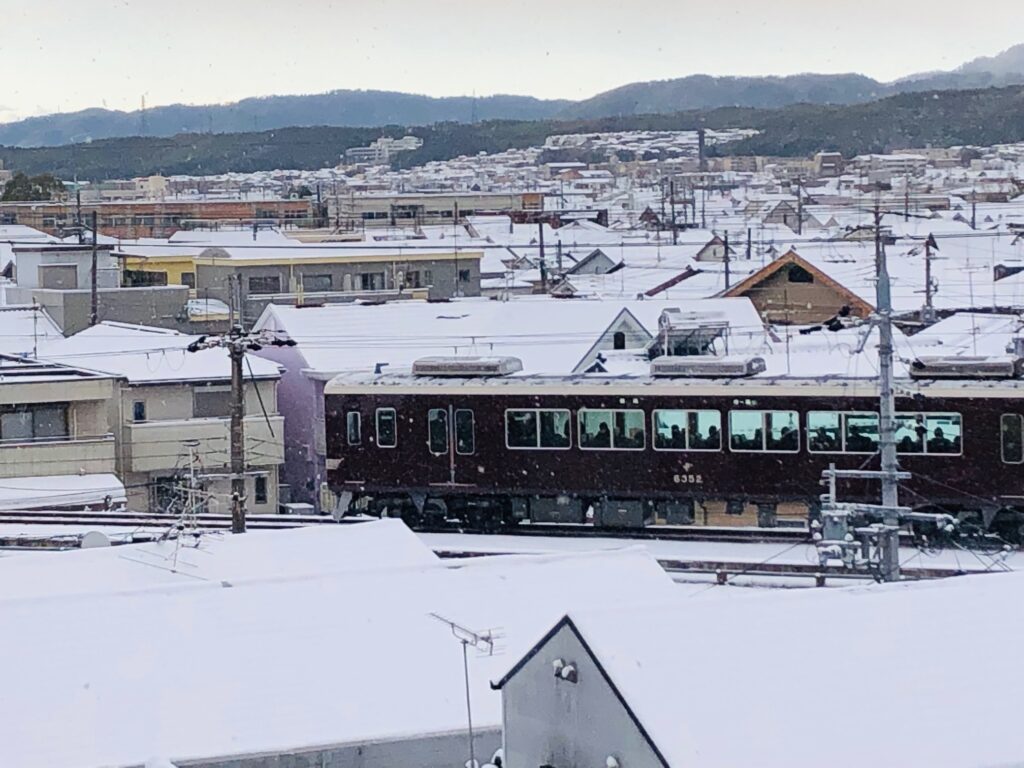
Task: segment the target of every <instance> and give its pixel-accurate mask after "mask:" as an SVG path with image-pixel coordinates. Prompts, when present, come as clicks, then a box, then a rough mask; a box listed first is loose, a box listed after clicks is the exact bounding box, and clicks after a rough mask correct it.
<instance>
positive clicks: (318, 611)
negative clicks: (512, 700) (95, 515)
mask: <svg viewBox="0 0 1024 768" xmlns="http://www.w3.org/2000/svg"><path fill="white" fill-rule="evenodd" d="M174 551H175V545H174V543H173V542H165V543H161V544H152V545H142V546H125V547H115V548H110V549H102V550H85V551H73V552H63V553H47V554H19V555H15V556H12V557H7V558H3V559H2V560H0V585H3V587H2V591H0V614H2V615H3V617H4V621H3V626H4V631H3V632H2V633H0V654H2V656H3V657H4V658H6V659H16V660H17V663H16V664H10V665H8V668H7V670H6V672H5V679H4V685H3V687H2V689H0V744H2V745H3V748H2V752H3V757H4V760H3V762H4V764H5V765H12V766H13V765H17V766H19V768H33V767H34V766H40V767H42V766H46V767H47V768H49V767H50V766H55V765H60V766H97V765H124V764H137V763H142V762H144V761H145V760H146V759H147V758H148V757H150V756H152V755H161V756H164V757H168V758H170V759H171V760H172V761H176V760H179V759H187V758H190V757H205V756H216V755H234V754H240V753H248V752H257V751H270V750H276V749H295V748H300V747H303V746H313V745H321V744H331V743H341V742H359V741H363V740H368V739H387V738H392V737H399V736H412V735H420V734H430V733H440V732H447V731H453V730H459V729H461V728H463V727H464V725H465V698H464V696H465V693H464V690H463V677H462V675H463V672H462V654H461V650H460V646H459V644H458V642H457V641H456V640H455V639H454V638H453V636H452V634H451V631H450V630H449V628H448V627H447V626H445V625H443V624H442V623H441V622H439V621H438V620H436V619H434V618H432V617H431V616H430V615H429V614H430V613H432V612H434V613H438V614H440V615H442V616H445V617H446V618H449V619H451V620H453V621H457V622H459V623H460V624H463V625H465V626H468V627H470V628H473V629H477V630H485V629H495V630H497V632H498V633H499V634H500V637H501V639H500V643H499V653H498V655H495V656H480V655H474V654H471V656H470V680H471V685H472V696H473V715H474V721H475V723H477V724H478V725H479V726H480V727H484V728H490V727H497V726H498V725H499V724H500V721H501V717H500V699H499V695H498V694H497V693H496V692H494V691H491V690H490V687H489V681H490V680H491V679H492V678H494V677H495V676H496V675H497V674H498V673H499V672H500V671H501V669H502V668H503V667H504V666H505V665H507V664H508V660H509V658H512V657H514V655H515V654H516V653H518V652H520V651H522V650H524V649H525V647H526V646H527V645H528V644H529V643H531V642H533V640H534V639H535V638H536V637H538V636H539V635H540V634H541V633H542V632H543V631H544V629H545V628H546V627H548V626H550V625H551V624H553V623H554V622H555V621H557V619H558V618H559V616H561V615H563V614H564V613H565V612H566V611H569V610H576V609H585V608H591V609H592V608H596V607H598V606H600V605H603V604H605V603H606V602H608V601H611V602H617V603H623V602H626V601H629V600H632V599H634V598H635V596H636V595H637V594H644V595H647V596H650V597H651V598H653V599H661V600H664V601H671V600H673V598H675V597H676V596H677V595H678V594H679V592H678V588H677V587H675V586H674V585H673V584H672V582H671V580H670V579H669V578H668V576H667V575H666V574H665V573H664V572H663V571H662V570H661V569H660V568H659V567H658V565H657V564H656V563H655V562H654V560H653V559H651V558H650V557H649V556H647V555H646V554H644V553H642V552H638V551H635V550H623V551H619V552H612V553H598V554H577V555H549V556H533V557H509V558H488V559H486V560H482V561H481V560H478V561H460V562H459V563H458V564H457V565H454V566H452V565H448V564H446V563H444V562H442V561H441V560H439V559H437V558H435V557H434V556H433V554H432V553H430V552H429V550H428V549H426V548H425V547H424V546H423V545H421V544H419V542H418V541H417V539H416V537H415V536H414V535H413V534H411V533H410V532H409V531H408V530H407V529H405V528H404V526H402V525H401V524H400V523H398V522H397V521H380V522H372V523H362V524H359V525H350V526H338V527H331V526H319V527H316V528H312V529H300V530H294V531H275V532H264V533H249V534H246V535H245V536H243V537H239V536H227V535H224V536H207V537H204V538H203V539H202V545H201V548H200V549H199V550H193V551H181V552H179V554H178V570H179V573H172V572H171V570H170V568H171V564H172V562H173V553H174ZM185 563H187V566H186V565H185ZM502 648H505V649H507V650H504V651H502V650H501V649H502Z"/></svg>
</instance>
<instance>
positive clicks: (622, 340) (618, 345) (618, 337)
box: [612, 331, 626, 349]
mask: <svg viewBox="0 0 1024 768" xmlns="http://www.w3.org/2000/svg"><path fill="white" fill-rule="evenodd" d="M625 348H626V334H625V333H624V332H622V331H616V332H615V333H614V334H613V335H612V349H625Z"/></svg>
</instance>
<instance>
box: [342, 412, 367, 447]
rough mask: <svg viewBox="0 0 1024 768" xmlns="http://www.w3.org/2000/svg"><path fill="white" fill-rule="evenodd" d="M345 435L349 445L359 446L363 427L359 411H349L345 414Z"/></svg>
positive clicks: (361, 440)
mask: <svg viewBox="0 0 1024 768" xmlns="http://www.w3.org/2000/svg"><path fill="white" fill-rule="evenodd" d="M345 434H346V437H347V438H348V444H349V445H359V444H360V443H361V442H363V425H362V421H361V419H360V416H359V411H349V412H348V413H346V414H345Z"/></svg>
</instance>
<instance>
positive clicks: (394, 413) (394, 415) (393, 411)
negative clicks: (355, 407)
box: [373, 407, 398, 450]
mask: <svg viewBox="0 0 1024 768" xmlns="http://www.w3.org/2000/svg"><path fill="white" fill-rule="evenodd" d="M385 411H391V417H392V419H394V421H393V424H394V442H392V443H391V444H390V445H387V444H385V443H382V442H381V441H380V416H381V413H383V412H385ZM373 428H374V433H375V434H374V437H375V438H376V445H377V447H378V448H387V449H389V450H390V449H393V448H397V447H398V411H397V410H396V409H394V408H390V407H385V408H378V409H376V410H375V411H374V413H373Z"/></svg>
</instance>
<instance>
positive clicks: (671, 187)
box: [668, 181, 679, 245]
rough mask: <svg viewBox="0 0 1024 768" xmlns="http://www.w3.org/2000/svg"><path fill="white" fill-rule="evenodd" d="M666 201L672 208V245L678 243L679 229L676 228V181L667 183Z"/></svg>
mask: <svg viewBox="0 0 1024 768" xmlns="http://www.w3.org/2000/svg"><path fill="white" fill-rule="evenodd" d="M668 202H669V207H670V208H671V209H672V245H678V244H679V230H678V229H677V228H676V183H675V182H674V181H670V182H669V184H668Z"/></svg>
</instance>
